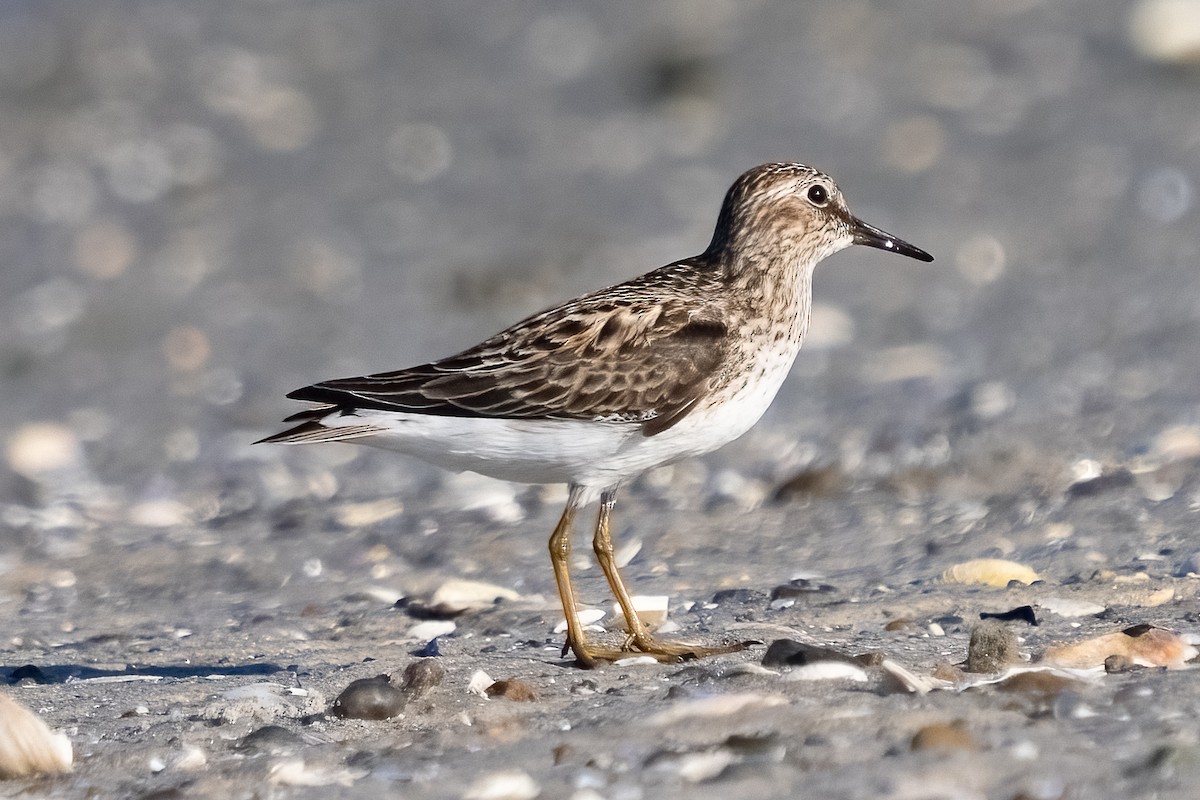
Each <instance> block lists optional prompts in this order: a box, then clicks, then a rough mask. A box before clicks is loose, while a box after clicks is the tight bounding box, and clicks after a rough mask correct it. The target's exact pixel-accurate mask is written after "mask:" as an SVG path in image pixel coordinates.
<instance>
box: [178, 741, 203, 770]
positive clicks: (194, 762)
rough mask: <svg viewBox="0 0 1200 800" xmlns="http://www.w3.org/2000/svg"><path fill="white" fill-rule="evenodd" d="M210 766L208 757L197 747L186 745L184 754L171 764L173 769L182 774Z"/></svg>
mask: <svg viewBox="0 0 1200 800" xmlns="http://www.w3.org/2000/svg"><path fill="white" fill-rule="evenodd" d="M207 765H208V756H206V755H205V754H204V751H203V750H201V749H200V748H199V747H196V746H195V745H185V746H184V748H183V752H182V753H180V754H179V756H178V757H177V758H176V759H175V760H174V761H173V762H171V768H172V769H177V770H180V771H181V772H190V771H192V770H197V769H201V768H203V767H205V766H207Z"/></svg>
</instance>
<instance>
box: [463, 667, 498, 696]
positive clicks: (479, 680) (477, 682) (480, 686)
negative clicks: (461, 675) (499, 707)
mask: <svg viewBox="0 0 1200 800" xmlns="http://www.w3.org/2000/svg"><path fill="white" fill-rule="evenodd" d="M493 683H495V681H494V680H492V676H491V675H488V674H487V673H486V672H484V671H483V670H481V669H477V670H475V671H474V672H473V673H471V680H470V681H468V682H467V691H468V692H470V693H471V694H474V695H479V696H480V697H483V698H486V697H487V696H488V693H487V690H488V687H489V686H491V685H492V684H493Z"/></svg>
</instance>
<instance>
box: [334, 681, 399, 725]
mask: <svg viewBox="0 0 1200 800" xmlns="http://www.w3.org/2000/svg"><path fill="white" fill-rule="evenodd" d="M407 702H408V698H407V697H406V696H405V694H404V692H402V691H400V690H399V689H397V688H396V687H395V686H393V685H392V679H391V678H390V677H388V676H387V675H376V676H375V677H374V678H360V679H358V680H356V681H351V682H350V685H349V686H347V687H346V688H345V689H344V690H342V693H341V694H339V695H338V696H337V699H335V700H334V701H333V705H331V706H330V707H329V713H331V714H333V715H334V716H336V717H342V718H343V719H370V720H381V719H391V718H392V717H395V716H397V715H399V714H400V713H401V712H402V711H404V705H405V703H407Z"/></svg>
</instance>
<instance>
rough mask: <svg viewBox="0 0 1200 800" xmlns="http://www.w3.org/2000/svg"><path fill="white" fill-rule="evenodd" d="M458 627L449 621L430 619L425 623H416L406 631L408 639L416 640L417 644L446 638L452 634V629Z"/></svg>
mask: <svg viewBox="0 0 1200 800" xmlns="http://www.w3.org/2000/svg"><path fill="white" fill-rule="evenodd" d="M456 627H458V626H457V625H455V624H454V622H453V621H451V620H438V619H430V620H426V621H425V622H418V623H417V624H416V625H413V626H412V627H411V628H409V629H408V638H410V639H416V640H417V641H419V642H428V641H431V640H433V639H436V638H438V637H439V636H446V635H447V634H451V633H454V629H455V628H456Z"/></svg>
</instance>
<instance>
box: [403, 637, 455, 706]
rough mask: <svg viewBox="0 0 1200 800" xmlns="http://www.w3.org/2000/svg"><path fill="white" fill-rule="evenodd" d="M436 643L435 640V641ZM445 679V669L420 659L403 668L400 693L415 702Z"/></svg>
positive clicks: (432, 661)
mask: <svg viewBox="0 0 1200 800" xmlns="http://www.w3.org/2000/svg"><path fill="white" fill-rule="evenodd" d="M435 641H436V640H435ZM445 677H446V668H445V667H443V666H442V665H441V663H440V662H438V661H436V660H435V659H432V658H422V659H420V660H419V661H414V662H412V663H411V664H409V665H408V666H407V667H405V668H404V679H403V680H402V681H401V683H400V691H402V692H404V693H405V694H407V695H408V696H409V698H410V699H412V700H416V699H417V698H418V697H421V696H422V695H424V694H427V693H428V692H429V691H430V690H432V689H433V688H434V687H435V686H438V685H440V684H441V682H442V680H443V679H444V678H445Z"/></svg>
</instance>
